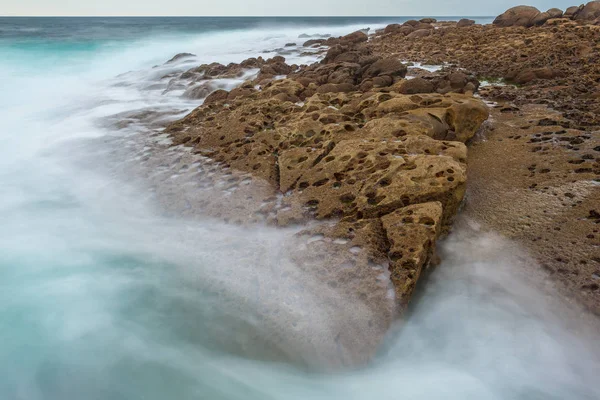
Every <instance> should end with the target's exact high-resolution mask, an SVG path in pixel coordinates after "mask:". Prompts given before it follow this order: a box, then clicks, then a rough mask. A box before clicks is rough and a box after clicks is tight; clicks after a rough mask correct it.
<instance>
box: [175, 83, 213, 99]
mask: <svg viewBox="0 0 600 400" xmlns="http://www.w3.org/2000/svg"><path fill="white" fill-rule="evenodd" d="M214 90H215V88H214V87H213V86H212V85H211V84H210V83H208V82H205V83H203V84H201V85H198V86H194V87H192V88H189V89H188V90H186V91H185V92H184V93H183V97H187V98H188V99H203V98H205V97H206V96H208V95H209V94H210V93H212V92H213V91H214Z"/></svg>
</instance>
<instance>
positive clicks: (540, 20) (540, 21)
mask: <svg viewBox="0 0 600 400" xmlns="http://www.w3.org/2000/svg"><path fill="white" fill-rule="evenodd" d="M550 18H552V17H551V16H550V14H549V13H548V12H543V13H539V14H538V15H536V17H535V18H534V19H533V21H532V22H533V25H538V26H539V25H544V24H545V23H546V21H548V20H549V19H550Z"/></svg>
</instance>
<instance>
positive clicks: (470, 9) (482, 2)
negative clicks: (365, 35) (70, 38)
mask: <svg viewBox="0 0 600 400" xmlns="http://www.w3.org/2000/svg"><path fill="white" fill-rule="evenodd" d="M521 1H523V2H522V3H519V0H487V1H486V0H292V1H290V0H0V15H4V16H11V15H31V16H34V15H35V16H44V15H59V16H72V15H80V16H83V15H100V16H116V15H123V16H125V15H139V16H142V15H144V16H146V15H158V16H165V15H181V16H204V15H206V16H214V15H223V16H233V15H235V16H237V15H252V16H267V15H268V16H276V15H279V16H282V15H303V16H314V15H326V16H333V15H344V16H348V15H357V16H366V15H376V16H386V15H390V16H425V15H426V16H444V15H447V16H448V15H452V16H493V15H498V14H500V13H502V12H503V11H504V10H506V9H508V8H510V7H512V6H515V5H519V4H523V3H524V4H527V5H532V6H536V7H537V8H539V9H540V10H542V11H545V10H547V9H549V8H552V7H558V8H561V9H563V10H564V9H565V8H567V7H568V6H572V5H575V3H577V1H575V0H571V1H569V0H567V1H564V0H562V1H561V0H521ZM579 1H581V0H579ZM578 4H579V3H577V5H578Z"/></svg>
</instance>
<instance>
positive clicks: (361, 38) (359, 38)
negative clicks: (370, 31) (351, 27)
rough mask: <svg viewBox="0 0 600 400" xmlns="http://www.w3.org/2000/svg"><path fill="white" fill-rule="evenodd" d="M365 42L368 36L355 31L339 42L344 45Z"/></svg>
mask: <svg viewBox="0 0 600 400" xmlns="http://www.w3.org/2000/svg"><path fill="white" fill-rule="evenodd" d="M367 40H369V36H367V34H366V33H364V32H363V31H356V32H353V33H351V34H349V35H346V36H342V37H341V38H340V41H341V42H342V43H344V44H358V43H362V42H366V41H367Z"/></svg>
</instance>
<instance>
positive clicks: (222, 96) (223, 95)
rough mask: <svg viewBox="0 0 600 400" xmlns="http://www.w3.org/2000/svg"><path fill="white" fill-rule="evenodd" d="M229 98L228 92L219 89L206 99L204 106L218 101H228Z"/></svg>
mask: <svg viewBox="0 0 600 400" xmlns="http://www.w3.org/2000/svg"><path fill="white" fill-rule="evenodd" d="M227 96H229V92H228V91H227V90H223V89H219V90H215V91H214V92H212V93H211V94H209V95H208V97H206V99H204V104H212V103H216V102H218V101H222V100H227Z"/></svg>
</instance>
